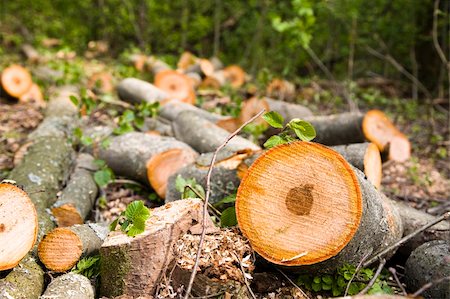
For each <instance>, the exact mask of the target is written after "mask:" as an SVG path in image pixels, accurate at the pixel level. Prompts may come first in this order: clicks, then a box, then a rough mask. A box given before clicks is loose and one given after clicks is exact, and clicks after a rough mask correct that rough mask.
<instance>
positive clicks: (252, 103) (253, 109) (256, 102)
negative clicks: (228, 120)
mask: <svg viewBox="0 0 450 299" xmlns="http://www.w3.org/2000/svg"><path fill="white" fill-rule="evenodd" d="M262 109H264V110H265V111H266V112H269V111H271V109H270V106H269V103H267V101H266V100H264V99H260V98H258V97H251V98H250V99H248V100H245V101H244V103H243V104H242V108H241V113H240V114H239V123H240V124H243V123H245V122H246V121H248V120H250V119H251V118H252V117H254V116H255V115H256V114H258V113H259V112H260V111H261V110H262ZM253 123H255V124H264V125H266V126H268V124H267V122H266V121H265V120H264V119H263V118H262V117H261V116H260V117H258V118H257V119H255V121H254V122H253Z"/></svg>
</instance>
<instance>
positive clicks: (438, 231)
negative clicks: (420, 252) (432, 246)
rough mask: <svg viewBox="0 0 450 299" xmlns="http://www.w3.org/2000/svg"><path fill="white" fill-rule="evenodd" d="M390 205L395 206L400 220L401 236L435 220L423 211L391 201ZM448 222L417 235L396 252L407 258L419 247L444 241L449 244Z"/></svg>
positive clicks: (449, 225) (440, 223)
mask: <svg viewBox="0 0 450 299" xmlns="http://www.w3.org/2000/svg"><path fill="white" fill-rule="evenodd" d="M391 203H392V205H394V206H396V208H397V210H398V211H399V214H400V217H401V218H402V222H403V227H404V233H403V235H404V236H406V235H409V234H411V233H413V232H415V231H417V230H418V229H419V228H421V227H423V226H424V225H426V224H427V223H430V222H431V221H433V220H435V219H436V216H433V215H430V214H427V213H425V212H423V211H420V210H417V209H414V208H413V207H411V206H409V205H407V204H405V203H403V202H401V201H393V200H392V201H391ZM449 232H450V222H449V221H448V220H444V221H441V222H439V223H437V224H435V225H433V226H432V227H430V228H429V229H427V230H425V231H424V232H422V233H420V234H418V235H417V236H415V237H414V238H412V239H410V240H408V241H407V242H406V243H404V244H403V245H402V246H400V248H399V249H398V252H399V253H400V254H402V255H404V256H409V255H410V254H411V252H412V251H413V250H414V249H416V248H417V247H419V246H420V245H422V244H424V243H426V242H430V241H434V240H445V241H448V242H450V233H449Z"/></svg>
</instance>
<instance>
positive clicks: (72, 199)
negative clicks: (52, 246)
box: [51, 153, 98, 227]
mask: <svg viewBox="0 0 450 299" xmlns="http://www.w3.org/2000/svg"><path fill="white" fill-rule="evenodd" d="M96 169H97V167H96V165H95V164H94V158H93V157H92V156H91V155H89V154H83V153H82V154H79V155H78V158H77V160H76V165H75V169H74V170H73V171H72V173H71V175H70V178H69V181H68V182H67V184H66V186H65V188H64V189H63V190H62V192H61V194H60V195H59V197H58V200H57V201H56V202H55V203H54V204H53V206H52V208H51V211H52V215H53V216H54V217H55V222H56V224H57V225H58V226H59V227H64V226H71V225H74V224H83V223H84V220H85V219H86V217H87V216H88V215H89V213H90V211H91V210H92V207H93V206H94V202H95V199H96V198H97V194H98V188H97V184H96V183H95V181H94V178H93V173H92V172H93V171H95V170H96Z"/></svg>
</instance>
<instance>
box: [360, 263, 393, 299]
mask: <svg viewBox="0 0 450 299" xmlns="http://www.w3.org/2000/svg"><path fill="white" fill-rule="evenodd" d="M385 264H386V260H385V259H381V261H380V264H379V265H378V269H377V271H376V272H375V274H374V275H373V277H372V279H371V280H370V281H369V283H368V284H367V286H366V287H365V288H364V289H363V290H362V291H361V292H359V294H358V295H364V294H365V293H367V292H368V291H369V290H370V288H371V287H372V286H373V285H374V284H375V281H376V280H377V278H378V276H380V274H381V270H383V266H384V265H385Z"/></svg>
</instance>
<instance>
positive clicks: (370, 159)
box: [332, 142, 382, 189]
mask: <svg viewBox="0 0 450 299" xmlns="http://www.w3.org/2000/svg"><path fill="white" fill-rule="evenodd" d="M332 149H333V150H335V151H337V152H338V153H339V154H341V155H342V156H343V157H344V159H345V160H347V162H348V163H350V164H352V165H353V166H355V167H356V168H358V169H359V170H361V171H363V172H364V174H365V175H366V177H367V180H369V182H371V183H372V184H373V185H374V186H375V187H376V188H377V189H379V188H380V185H381V176H382V172H381V168H382V166H381V156H380V151H379V150H378V147H377V146H376V145H375V144H374V143H368V142H366V143H354V144H349V145H338V146H333V147H332Z"/></svg>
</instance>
